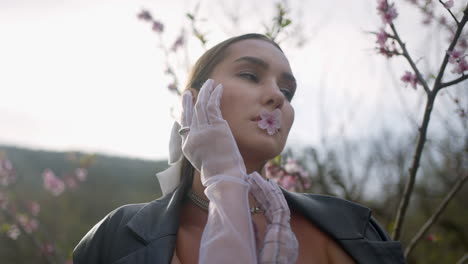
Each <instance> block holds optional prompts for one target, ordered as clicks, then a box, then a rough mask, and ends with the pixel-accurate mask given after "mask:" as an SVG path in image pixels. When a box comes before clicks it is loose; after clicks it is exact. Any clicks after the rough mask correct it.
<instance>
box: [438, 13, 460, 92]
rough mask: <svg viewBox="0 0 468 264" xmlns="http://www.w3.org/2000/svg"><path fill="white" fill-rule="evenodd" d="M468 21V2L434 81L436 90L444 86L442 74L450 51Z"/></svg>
mask: <svg viewBox="0 0 468 264" xmlns="http://www.w3.org/2000/svg"><path fill="white" fill-rule="evenodd" d="M467 21H468V4H466V7H465V10H464V11H463V18H462V20H461V21H460V23H459V24H458V27H457V31H456V32H455V36H454V37H453V40H452V42H451V43H450V45H449V48H448V50H447V52H446V53H445V56H444V60H443V61H442V64H441V65H440V70H439V73H438V75H437V77H436V80H435V82H434V90H435V91H436V92H437V91H438V90H440V89H442V88H443V87H441V82H442V76H444V72H445V68H446V67H447V63H448V61H449V56H450V55H449V53H450V52H451V51H453V49H454V48H455V45H456V44H457V41H458V39H459V38H460V35H461V33H462V31H463V28H464V27H465V24H466V22H467ZM445 87H446V86H445Z"/></svg>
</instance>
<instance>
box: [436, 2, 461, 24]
mask: <svg viewBox="0 0 468 264" xmlns="http://www.w3.org/2000/svg"><path fill="white" fill-rule="evenodd" d="M439 3H441V4H442V5H443V6H444V7H445V9H447V11H448V12H449V13H450V15H451V16H452V18H453V20H455V23H457V26H458V25H460V22H459V21H458V19H457V18H456V17H455V15H454V14H453V13H452V11H451V10H450V7H449V6H447V4H446V3H444V2H442V0H439ZM452 5H453V2H452Z"/></svg>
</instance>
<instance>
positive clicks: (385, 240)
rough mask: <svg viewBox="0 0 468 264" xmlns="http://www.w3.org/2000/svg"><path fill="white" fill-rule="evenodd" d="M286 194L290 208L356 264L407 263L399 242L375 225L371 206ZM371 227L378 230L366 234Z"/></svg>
mask: <svg viewBox="0 0 468 264" xmlns="http://www.w3.org/2000/svg"><path fill="white" fill-rule="evenodd" d="M283 194H284V196H285V198H286V200H287V201H288V204H289V206H290V207H292V208H295V209H297V210H299V211H300V212H301V213H302V214H303V215H304V216H305V217H306V218H308V219H309V220H310V221H311V222H313V223H314V224H315V225H317V226H318V227H319V228H320V229H321V230H322V231H324V232H325V233H327V234H328V235H329V236H331V237H332V238H333V239H335V241H336V242H337V243H338V244H340V245H341V246H342V247H343V249H344V250H345V251H346V252H347V253H348V254H349V255H350V256H352V257H353V258H354V260H355V261H356V262H357V263H360V264H367V263H369V264H371V263H379V264H387V263H388V264H390V263H392V264H396V263H405V259H404V257H403V254H402V253H403V250H402V248H401V244H400V242H397V241H392V240H391V239H390V237H388V235H387V234H386V232H385V231H384V230H382V229H381V228H380V226H378V225H376V223H375V221H374V220H373V219H372V218H371V210H370V209H369V208H366V207H364V206H361V205H359V204H356V203H353V202H350V201H346V200H343V199H339V198H336V197H333V196H326V195H315V194H297V193H291V192H288V191H285V190H283ZM369 225H373V226H372V227H369ZM368 227H369V229H370V230H375V232H376V233H375V234H366V230H367V229H368ZM377 234H378V235H377ZM366 236H368V237H374V238H375V239H376V240H373V239H372V240H370V239H368V238H367V237H366Z"/></svg>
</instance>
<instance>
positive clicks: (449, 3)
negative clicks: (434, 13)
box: [444, 0, 453, 9]
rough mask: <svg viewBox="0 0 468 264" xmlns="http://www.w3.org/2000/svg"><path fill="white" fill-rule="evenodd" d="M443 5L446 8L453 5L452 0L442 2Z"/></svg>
mask: <svg viewBox="0 0 468 264" xmlns="http://www.w3.org/2000/svg"><path fill="white" fill-rule="evenodd" d="M444 6H445V7H446V8H448V9H450V8H452V7H453V0H448V1H447V2H445V3H444Z"/></svg>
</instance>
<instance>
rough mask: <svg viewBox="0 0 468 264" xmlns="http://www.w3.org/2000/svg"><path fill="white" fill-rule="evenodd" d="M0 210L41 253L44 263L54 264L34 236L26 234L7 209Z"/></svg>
mask: <svg viewBox="0 0 468 264" xmlns="http://www.w3.org/2000/svg"><path fill="white" fill-rule="evenodd" d="M0 210H1V212H2V213H3V214H4V215H5V216H6V217H7V218H9V219H10V220H11V221H13V222H14V223H15V224H16V226H17V227H18V228H19V229H20V230H21V232H22V233H23V234H25V235H26V236H27V237H28V238H29V239H30V240H31V242H32V243H33V244H34V246H35V247H36V248H38V249H39V251H40V252H41V253H42V256H43V257H44V260H45V261H46V263H49V264H55V263H56V262H55V261H54V260H53V259H52V258H51V257H50V256H49V255H48V254H47V253H45V252H44V251H43V249H42V247H41V243H40V242H39V240H38V239H37V238H36V237H35V236H33V235H31V234H29V233H28V232H26V230H25V229H24V228H23V226H22V225H21V223H19V222H18V221H17V220H16V218H15V216H14V215H13V214H11V213H10V212H9V211H8V210H7V209H3V208H1V207H0Z"/></svg>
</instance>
